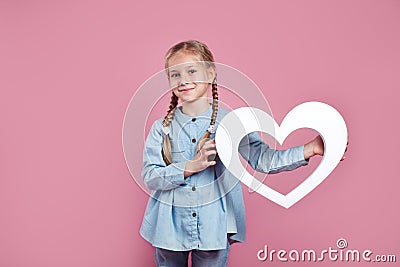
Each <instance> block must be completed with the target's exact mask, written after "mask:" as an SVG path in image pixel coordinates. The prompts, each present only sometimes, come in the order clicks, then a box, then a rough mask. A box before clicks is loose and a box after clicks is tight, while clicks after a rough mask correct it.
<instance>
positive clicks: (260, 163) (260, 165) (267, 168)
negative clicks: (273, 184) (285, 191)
mask: <svg viewBox="0 0 400 267" xmlns="http://www.w3.org/2000/svg"><path fill="white" fill-rule="evenodd" d="M239 153H240V154H241V155H242V157H243V158H245V159H246V160H247V161H248V162H249V164H250V165H251V167H252V168H253V169H254V170H256V171H259V172H263V173H278V172H282V171H291V170H294V169H297V168H298V167H300V166H304V165H307V164H308V163H309V159H307V160H306V159H304V145H300V146H295V147H292V148H289V149H286V150H275V149H271V148H270V147H269V146H268V145H267V144H266V143H264V142H263V141H262V140H261V137H260V136H259V135H258V134H257V133H255V132H254V133H250V134H248V135H247V136H245V137H244V138H243V139H242V141H241V142H240V144H239Z"/></svg>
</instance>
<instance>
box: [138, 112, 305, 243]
mask: <svg viewBox="0 0 400 267" xmlns="http://www.w3.org/2000/svg"><path fill="white" fill-rule="evenodd" d="M211 113H212V109H211V106H210V107H209V108H208V109H207V110H206V111H204V112H203V113H201V114H199V115H198V116H194V117H191V116H188V115H186V114H184V113H182V110H181V107H178V108H177V109H176V111H175V116H174V119H173V121H172V122H171V125H170V133H169V136H170V141H171V151H172V163H171V164H170V165H168V166H166V164H165V162H164V160H163V157H162V152H161V150H162V144H163V138H164V133H163V131H162V119H159V120H157V121H155V122H154V123H153V125H152V127H151V129H150V132H149V135H148V137H147V139H146V143H145V148H144V152H143V170H142V177H143V179H144V182H145V185H146V186H147V187H148V188H149V189H150V190H152V195H151V197H150V198H149V201H148V204H147V208H146V211H145V214H144V218H143V222H142V226H141V228H140V234H141V235H142V237H143V238H144V239H145V240H147V241H148V242H150V243H151V244H152V245H153V246H155V247H159V248H164V249H168V250H174V251H187V250H192V249H199V250H217V249H225V248H226V246H227V236H228V235H229V239H230V241H231V242H235V241H239V242H243V241H244V240H245V209H244V201H243V195H242V187H241V184H240V182H239V180H238V179H236V178H235V177H234V176H233V175H232V174H231V173H230V172H229V171H227V170H226V169H225V167H224V165H223V164H222V162H221V161H220V160H218V158H217V163H216V165H214V166H210V167H208V168H206V169H205V170H203V171H201V172H198V173H195V174H193V175H191V176H189V177H187V178H186V179H185V178H184V175H183V174H184V169H185V166H186V163H187V161H188V160H191V159H193V158H194V156H195V155H196V147H197V143H198V141H199V140H200V139H201V137H202V136H203V135H204V133H205V132H206V131H207V128H208V127H209V124H210V117H211ZM227 113H228V111H226V110H223V109H221V108H220V109H219V110H218V116H217V122H216V126H218V122H219V121H221V119H222V118H223V117H224V116H225V115H226V114H227ZM246 137H247V138H244V139H243V140H242V142H241V143H240V145H239V152H240V154H241V155H242V156H243V158H244V159H245V160H247V161H248V162H249V164H250V165H251V166H252V168H253V169H255V170H256V171H260V172H264V173H277V172H281V171H286V170H293V169H296V168H298V167H300V166H303V165H307V164H308V160H305V159H304V152H303V150H304V145H300V146H297V147H293V148H289V149H287V150H273V149H271V148H269V146H268V145H267V144H265V143H264V142H262V140H261V138H260V136H259V135H258V134H257V133H251V134H249V135H247V136H246ZM211 138H214V134H212V135H211Z"/></svg>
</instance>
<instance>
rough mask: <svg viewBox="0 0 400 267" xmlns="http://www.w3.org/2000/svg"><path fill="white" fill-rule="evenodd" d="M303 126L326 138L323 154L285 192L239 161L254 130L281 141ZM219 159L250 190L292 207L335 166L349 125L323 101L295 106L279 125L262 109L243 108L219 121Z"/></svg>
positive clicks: (342, 148) (342, 151) (343, 150)
mask: <svg viewBox="0 0 400 267" xmlns="http://www.w3.org/2000/svg"><path fill="white" fill-rule="evenodd" d="M300 128H310V129H314V130H316V131H317V132H318V133H319V134H320V135H321V137H322V139H323V140H324V145H325V149H324V156H323V158H322V160H321V162H320V164H319V165H318V167H317V168H316V169H315V170H314V172H313V173H312V174H311V175H310V176H309V177H308V178H307V179H305V180H304V181H303V182H302V183H301V184H300V185H298V186H297V187H296V188H294V189H293V190H292V191H290V192H289V193H288V194H286V195H283V194H281V193H279V192H277V191H276V190H274V189H272V188H270V187H268V186H267V185H265V184H263V183H261V182H260V181H258V180H257V179H256V178H254V177H253V176H252V175H250V174H249V173H248V172H247V171H246V169H245V168H244V167H243V165H242V164H241V162H240V159H239V154H238V148H239V143H240V140H241V139H242V138H243V137H244V136H245V135H247V134H249V133H251V132H256V131H259V132H264V133H267V134H269V135H271V136H273V137H274V138H275V139H276V140H277V141H278V142H279V143H280V144H282V143H283V142H284V140H285V139H286V137H287V136H288V135H289V134H290V133H291V132H293V131H295V130H297V129H300ZM215 140H216V145H217V150H218V154H219V158H220V159H221V161H222V163H223V164H224V165H225V167H226V168H227V169H228V170H229V171H230V172H231V173H232V174H233V175H234V176H235V177H236V178H238V179H239V180H240V181H241V182H242V183H244V184H245V185H247V186H248V187H249V188H250V189H251V190H254V191H255V192H257V193H259V194H260V195H262V196H264V197H266V198H268V199H270V200H271V201H273V202H275V203H277V204H279V205H281V206H283V207H285V208H290V207H291V206H292V205H293V204H295V203H296V202H298V201H299V200H301V199H302V198H303V197H304V196H306V195H307V194H308V193H310V192H311V191H312V190H313V189H314V188H316V187H317V186H318V185H319V184H320V183H321V182H322V181H323V180H324V179H325V178H326V177H327V176H328V175H329V174H330V173H331V172H332V171H333V169H335V167H336V166H337V164H338V163H339V161H340V159H341V158H342V156H343V154H344V152H345V149H346V144H347V127H346V123H345V121H344V119H343V117H342V116H341V115H340V113H339V112H338V111H337V110H336V109H334V108H333V107H331V106H329V105H327V104H325V103H321V102H306V103H302V104H300V105H298V106H296V107H295V108H293V109H292V110H291V111H290V112H289V113H288V114H287V115H286V117H285V118H284V120H283V121H282V124H281V126H279V125H278V124H277V123H276V122H275V120H274V119H273V118H272V117H271V116H270V115H269V114H267V113H265V112H264V111H262V110H260V109H256V108H251V107H244V108H238V109H235V110H232V111H231V112H229V113H228V114H227V115H226V116H225V117H224V118H223V119H222V120H221V122H220V123H219V126H218V129H217V132H216V135H215Z"/></svg>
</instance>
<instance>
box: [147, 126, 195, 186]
mask: <svg viewBox="0 0 400 267" xmlns="http://www.w3.org/2000/svg"><path fill="white" fill-rule="evenodd" d="M162 142H163V133H162V126H161V121H159V120H158V121H156V122H155V123H154V124H153V125H152V126H151V129H150V132H149V135H148V136H147V139H146V143H145V147H144V151H143V169H142V178H143V180H144V183H145V185H146V186H147V188H149V189H150V190H171V189H174V188H176V187H179V186H180V185H182V184H186V182H185V178H184V170H185V166H186V163H187V161H182V162H178V163H172V164H170V165H168V166H166V164H165V162H164V160H163V157H162V153H161V148H162Z"/></svg>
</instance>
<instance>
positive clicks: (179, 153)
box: [170, 139, 189, 162]
mask: <svg viewBox="0 0 400 267" xmlns="http://www.w3.org/2000/svg"><path fill="white" fill-rule="evenodd" d="M170 141H171V154H172V162H182V161H187V160H189V159H188V157H187V153H186V152H187V147H186V146H187V145H186V143H187V142H188V141H187V140H172V139H171V140H170Z"/></svg>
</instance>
